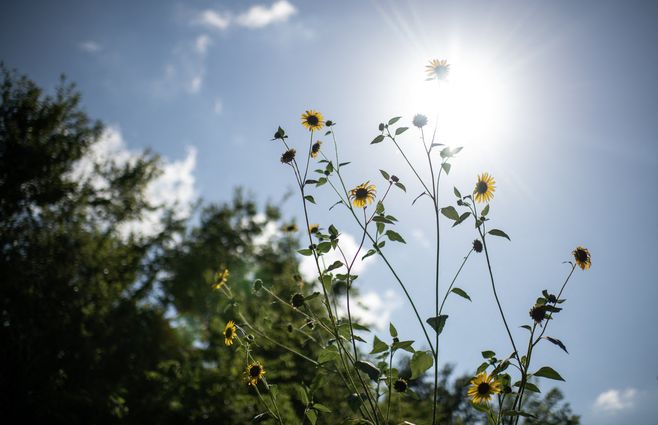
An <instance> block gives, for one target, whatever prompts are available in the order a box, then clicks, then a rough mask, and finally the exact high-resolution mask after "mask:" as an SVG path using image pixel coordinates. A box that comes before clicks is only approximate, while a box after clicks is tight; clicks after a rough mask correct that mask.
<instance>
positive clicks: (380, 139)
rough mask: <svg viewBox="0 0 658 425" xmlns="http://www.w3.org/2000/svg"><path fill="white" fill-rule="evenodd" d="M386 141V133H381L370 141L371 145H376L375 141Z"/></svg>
mask: <svg viewBox="0 0 658 425" xmlns="http://www.w3.org/2000/svg"><path fill="white" fill-rule="evenodd" d="M383 141H384V135H383V134H380V135H379V136H377V137H375V138H374V139H372V142H370V144H371V145H374V144H375V143H381V142H383Z"/></svg>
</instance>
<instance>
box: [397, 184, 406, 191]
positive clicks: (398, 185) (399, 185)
mask: <svg viewBox="0 0 658 425" xmlns="http://www.w3.org/2000/svg"><path fill="white" fill-rule="evenodd" d="M395 186H396V187H399V188H400V189H402V190H403V191H405V192H406V191H407V188H406V187H404V185H403V184H402V183H400V182H397V183H395Z"/></svg>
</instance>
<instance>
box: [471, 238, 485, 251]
mask: <svg viewBox="0 0 658 425" xmlns="http://www.w3.org/2000/svg"><path fill="white" fill-rule="evenodd" d="M482 248H483V247H482V241H480V240H479V239H476V240H474V241H473V251H475V252H477V253H478V254H479V253H481V252H482Z"/></svg>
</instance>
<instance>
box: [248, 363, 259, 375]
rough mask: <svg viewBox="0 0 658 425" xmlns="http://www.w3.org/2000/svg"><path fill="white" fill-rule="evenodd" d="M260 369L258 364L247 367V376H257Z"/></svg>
mask: <svg viewBox="0 0 658 425" xmlns="http://www.w3.org/2000/svg"><path fill="white" fill-rule="evenodd" d="M260 370H261V369H260V366H259V365H253V366H252V367H250V368H249V376H251V377H252V378H258V377H259V376H260Z"/></svg>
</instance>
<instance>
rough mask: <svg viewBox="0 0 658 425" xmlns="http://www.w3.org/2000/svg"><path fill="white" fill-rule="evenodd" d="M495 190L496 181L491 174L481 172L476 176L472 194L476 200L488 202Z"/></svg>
mask: <svg viewBox="0 0 658 425" xmlns="http://www.w3.org/2000/svg"><path fill="white" fill-rule="evenodd" d="M495 190H496V182H495V181H494V179H493V176H490V175H489V173H482V174H480V175H479V176H478V181H477V183H475V189H473V195H475V201H476V202H489V201H491V200H492V199H493V193H494V191H495Z"/></svg>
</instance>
